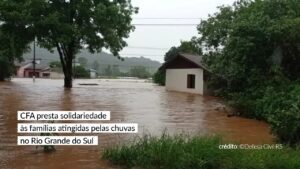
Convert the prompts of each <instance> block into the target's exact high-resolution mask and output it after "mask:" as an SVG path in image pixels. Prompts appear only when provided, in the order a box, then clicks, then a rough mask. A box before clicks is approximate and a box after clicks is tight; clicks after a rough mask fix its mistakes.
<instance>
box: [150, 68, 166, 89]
mask: <svg viewBox="0 0 300 169" xmlns="http://www.w3.org/2000/svg"><path fill="white" fill-rule="evenodd" d="M153 82H154V83H156V84H159V85H161V86H164V85H165V84H166V72H165V71H162V70H158V71H157V72H156V73H155V74H154V75H153Z"/></svg>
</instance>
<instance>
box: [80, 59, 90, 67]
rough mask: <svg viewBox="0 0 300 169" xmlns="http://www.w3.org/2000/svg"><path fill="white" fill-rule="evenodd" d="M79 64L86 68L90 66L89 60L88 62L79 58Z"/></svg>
mask: <svg viewBox="0 0 300 169" xmlns="http://www.w3.org/2000/svg"><path fill="white" fill-rule="evenodd" d="M78 62H79V64H80V65H82V66H83V67H86V66H87V64H88V60H87V59H86V58H84V57H79V58H78Z"/></svg>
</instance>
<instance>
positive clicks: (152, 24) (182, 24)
mask: <svg viewBox="0 0 300 169" xmlns="http://www.w3.org/2000/svg"><path fill="white" fill-rule="evenodd" d="M132 25H134V26H197V25H199V24H193V23H191V24H189V23H180V24H178V23H174V24H170V23H168V24H161V23H135V24H132Z"/></svg>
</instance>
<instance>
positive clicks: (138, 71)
mask: <svg viewBox="0 0 300 169" xmlns="http://www.w3.org/2000/svg"><path fill="white" fill-rule="evenodd" d="M129 74H130V76H133V77H137V78H141V79H146V78H149V77H150V76H151V75H150V73H149V72H148V71H147V69H146V68H145V67H144V66H135V67H132V68H131V69H130V72H129Z"/></svg>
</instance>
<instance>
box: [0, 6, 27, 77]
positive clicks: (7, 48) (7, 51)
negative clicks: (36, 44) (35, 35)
mask: <svg viewBox="0 0 300 169" xmlns="http://www.w3.org/2000/svg"><path fill="white" fill-rule="evenodd" d="M16 14H17V12H16ZM0 18H1V16H0ZM12 27H17V29H16V30H14V29H12ZM31 40H32V39H31V37H30V33H28V32H26V31H25V27H24V26H22V25H20V24H18V23H16V22H14V21H11V22H10V23H8V24H1V25H0V81H3V80H5V79H6V78H9V77H10V76H11V75H12V74H13V72H14V69H15V67H14V62H15V61H21V60H22V57H21V56H22V54H23V53H24V52H27V51H28V50H29V46H28V43H29V42H30V41H31Z"/></svg>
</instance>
